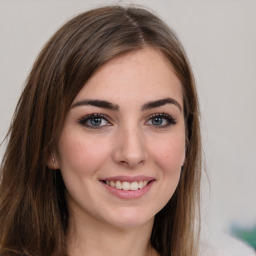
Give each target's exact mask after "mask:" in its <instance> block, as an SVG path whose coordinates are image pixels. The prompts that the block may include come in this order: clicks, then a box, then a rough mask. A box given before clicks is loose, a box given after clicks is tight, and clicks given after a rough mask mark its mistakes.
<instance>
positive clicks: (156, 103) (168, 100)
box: [141, 98, 182, 111]
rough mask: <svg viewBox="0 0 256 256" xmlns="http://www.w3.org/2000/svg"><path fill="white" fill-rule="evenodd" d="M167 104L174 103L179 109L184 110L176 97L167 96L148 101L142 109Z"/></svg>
mask: <svg viewBox="0 0 256 256" xmlns="http://www.w3.org/2000/svg"><path fill="white" fill-rule="evenodd" d="M166 104H173V105H175V106H176V107H178V109H179V110H180V111H182V107H181V105H180V104H179V102H178V101H176V100H175V99H172V98H165V99H161V100H156V101H151V102H148V103H146V104H144V105H143V106H142V108H141V109H142V110H147V109H151V108H157V107H161V106H164V105H166Z"/></svg>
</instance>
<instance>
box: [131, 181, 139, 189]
mask: <svg viewBox="0 0 256 256" xmlns="http://www.w3.org/2000/svg"><path fill="white" fill-rule="evenodd" d="M138 188H139V184H138V182H136V181H134V182H132V183H131V190H138Z"/></svg>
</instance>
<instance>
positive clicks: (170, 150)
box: [154, 137, 185, 169]
mask: <svg viewBox="0 0 256 256" xmlns="http://www.w3.org/2000/svg"><path fill="white" fill-rule="evenodd" d="M156 148H157V150H156V151H155V153H154V154H155V158H156V159H157V161H158V163H159V164H160V165H162V167H167V168H174V169H176V168H175V167H179V168H180V167H181V165H182V162H183V160H184V156H185V139H184V138H182V137H180V138H179V137H178V138H170V139H169V140H168V139H166V140H163V141H162V143H161V145H159V146H158V147H156ZM164 169H165V168H164Z"/></svg>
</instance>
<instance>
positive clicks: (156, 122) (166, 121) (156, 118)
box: [147, 113, 177, 128]
mask: <svg viewBox="0 0 256 256" xmlns="http://www.w3.org/2000/svg"><path fill="white" fill-rule="evenodd" d="M176 123H177V122H176V120H175V119H174V118H173V117H171V116H170V115H168V114H165V113H162V114H154V115H152V116H151V117H150V118H149V120H148V121H147V124H148V125H152V126H154V127H156V128H165V127H168V126H170V125H174V124H176Z"/></svg>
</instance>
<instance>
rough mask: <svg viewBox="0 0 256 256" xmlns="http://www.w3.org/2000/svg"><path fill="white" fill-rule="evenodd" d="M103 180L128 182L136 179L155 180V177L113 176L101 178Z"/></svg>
mask: <svg viewBox="0 0 256 256" xmlns="http://www.w3.org/2000/svg"><path fill="white" fill-rule="evenodd" d="M100 180H101V181H122V182H123V181H127V182H134V181H152V180H155V178H153V177H149V176H143V175H140V176H113V177H107V178H103V179H100Z"/></svg>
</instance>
